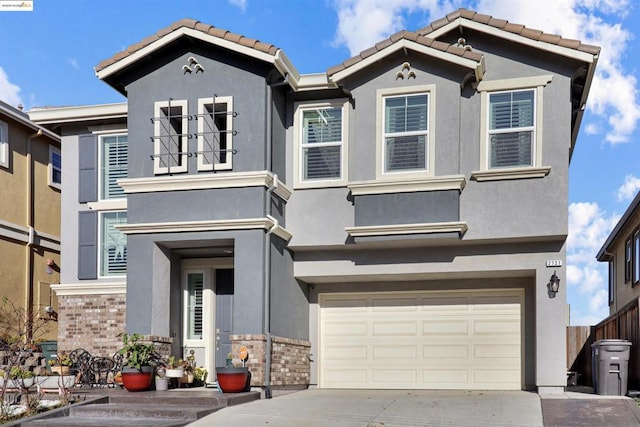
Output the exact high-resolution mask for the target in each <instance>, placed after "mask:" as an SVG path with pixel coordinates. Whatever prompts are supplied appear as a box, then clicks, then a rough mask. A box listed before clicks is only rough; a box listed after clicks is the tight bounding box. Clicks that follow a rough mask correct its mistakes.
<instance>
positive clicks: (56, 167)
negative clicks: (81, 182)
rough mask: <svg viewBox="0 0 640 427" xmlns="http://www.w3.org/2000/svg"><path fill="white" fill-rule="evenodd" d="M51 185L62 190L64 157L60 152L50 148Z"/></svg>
mask: <svg viewBox="0 0 640 427" xmlns="http://www.w3.org/2000/svg"><path fill="white" fill-rule="evenodd" d="M49 185H50V186H51V187H54V188H58V189H60V188H61V186H62V155H61V154H60V150H59V149H57V148H55V147H53V146H51V145H50V146H49Z"/></svg>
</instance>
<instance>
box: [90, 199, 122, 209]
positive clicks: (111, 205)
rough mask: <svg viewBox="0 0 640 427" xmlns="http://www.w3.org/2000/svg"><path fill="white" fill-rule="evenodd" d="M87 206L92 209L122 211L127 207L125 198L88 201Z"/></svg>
mask: <svg viewBox="0 0 640 427" xmlns="http://www.w3.org/2000/svg"><path fill="white" fill-rule="evenodd" d="M87 207H88V208H89V209H91V210H92V211H123V210H126V209H127V199H114V200H100V201H98V202H89V203H87Z"/></svg>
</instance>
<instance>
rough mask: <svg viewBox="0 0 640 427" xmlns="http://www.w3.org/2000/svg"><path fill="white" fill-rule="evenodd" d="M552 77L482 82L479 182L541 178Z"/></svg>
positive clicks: (546, 168)
mask: <svg viewBox="0 0 640 427" xmlns="http://www.w3.org/2000/svg"><path fill="white" fill-rule="evenodd" d="M552 79H553V76H552V75H540V76H532V77H521V78H515V79H505V80H483V81H481V82H479V83H478V85H477V88H476V89H477V90H478V92H480V103H481V110H480V111H481V113H480V133H481V134H480V143H481V146H480V170H477V171H472V172H471V177H472V178H473V179H475V180H477V181H491V180H500V179H519V178H542V177H545V176H546V175H547V174H548V173H549V171H550V170H551V168H550V167H549V166H543V165H542V142H543V138H542V135H543V127H542V118H543V113H542V105H543V90H544V87H545V86H546V85H547V84H549V83H550V82H551V81H552Z"/></svg>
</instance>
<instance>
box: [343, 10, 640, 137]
mask: <svg viewBox="0 0 640 427" xmlns="http://www.w3.org/2000/svg"><path fill="white" fill-rule="evenodd" d="M461 4H462V5H464V6H466V7H469V8H471V9H474V10H477V11H479V12H481V13H484V14H488V15H493V16H495V17H497V18H502V19H508V20H509V21H511V22H515V23H519V24H524V25H526V26H527V27H530V28H535V29H539V30H543V31H545V32H549V33H554V34H560V35H562V36H563V37H567V38H571V39H578V40H581V41H582V42H584V43H587V44H594V45H597V46H600V47H601V48H602V51H601V54H600V57H599V59H598V66H597V68H596V74H595V76H594V80H593V84H592V86H591V90H590V93H589V100H588V102H587V108H588V109H589V110H590V111H591V112H592V113H593V114H594V115H595V116H596V119H598V120H602V121H604V122H606V123H607V124H608V126H607V127H606V128H605V129H604V131H605V132H606V135H605V140H606V141H608V142H610V143H612V144H616V143H622V142H627V141H629V139H630V135H631V134H632V133H633V132H634V131H635V130H636V128H637V127H638V124H639V122H640V94H639V92H638V88H637V83H638V82H637V80H636V78H635V77H634V75H633V74H632V73H630V72H628V71H627V70H625V69H624V67H623V66H622V63H621V61H622V58H623V56H624V55H625V53H626V52H627V51H628V45H629V43H631V42H632V39H633V34H632V33H631V32H630V31H629V30H627V29H625V28H623V27H622V24H621V23H620V22H615V21H620V20H621V19H622V18H624V17H625V16H626V14H627V12H628V9H629V7H631V6H632V5H631V2H630V0H537V1H530V2H525V1H513V0H477V1H472V0H467V1H460V0H342V1H339V0H334V2H333V6H334V8H335V9H336V12H337V15H338V27H337V30H336V35H335V38H334V45H335V46H343V45H344V46H346V47H347V48H348V49H349V52H351V55H356V54H358V53H359V52H361V51H362V50H364V49H367V48H369V47H371V46H373V45H374V44H375V43H377V42H378V41H380V40H383V39H384V38H386V37H388V36H389V35H391V34H393V33H395V32H397V31H399V30H401V29H404V27H405V16H406V15H407V14H411V13H416V12H423V13H427V14H428V15H429V17H430V20H431V21H432V20H435V19H440V18H441V17H443V16H445V15H446V14H447V13H449V12H452V11H454V10H455V9H456V8H457V7H458V6H460V5H461ZM604 17H606V18H607V20H606V21H605V19H604ZM410 30H415V28H410ZM598 130H599V129H598V127H597V126H596V125H592V126H589V127H588V129H587V132H588V133H590V134H592V133H593V132H597V131H598Z"/></svg>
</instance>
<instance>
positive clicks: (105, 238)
mask: <svg viewBox="0 0 640 427" xmlns="http://www.w3.org/2000/svg"><path fill="white" fill-rule="evenodd" d="M126 223H127V212H126V211H112V212H101V213H100V250H99V256H100V259H101V260H100V276H124V275H125V274H126V272H127V236H125V235H124V234H123V233H122V232H121V231H120V230H118V229H117V228H115V226H117V225H121V224H126Z"/></svg>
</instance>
